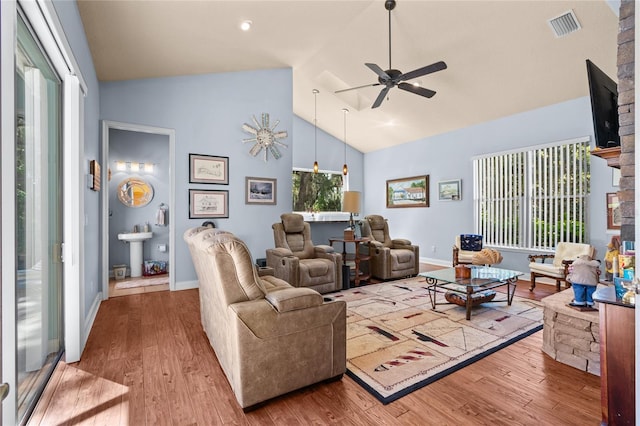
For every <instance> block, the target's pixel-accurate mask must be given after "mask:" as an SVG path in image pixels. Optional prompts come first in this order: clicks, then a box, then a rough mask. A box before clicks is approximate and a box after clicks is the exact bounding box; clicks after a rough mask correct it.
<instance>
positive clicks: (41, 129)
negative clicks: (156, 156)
mask: <svg viewBox="0 0 640 426" xmlns="http://www.w3.org/2000/svg"><path fill="white" fill-rule="evenodd" d="M15 78H16V82H15V84H16V93H15V96H16V98H15V112H16V117H15V120H16V140H15V146H16V151H15V180H16V188H15V189H16V199H15V206H16V211H15V217H16V224H15V225H16V231H15V232H16V243H15V256H16V258H15V262H16V271H15V274H16V276H15V283H16V288H15V294H16V301H15V303H16V316H17V318H16V320H17V321H16V330H15V331H16V356H17V359H16V366H17V372H16V373H17V411H18V413H17V418H18V419H19V420H20V422H21V423H22V422H24V419H25V416H27V415H28V414H29V413H30V411H31V410H32V409H33V406H34V405H35V403H36V401H37V399H38V397H39V395H40V393H41V392H42V390H43V388H44V386H45V384H46V382H47V380H48V378H49V376H50V375H51V373H52V372H53V368H54V367H55V365H56V363H57V361H58V360H59V359H60V356H61V354H62V350H63V348H64V342H63V328H62V259H61V257H62V256H61V254H62V230H63V229H62V219H63V216H62V200H63V199H62V195H63V193H62V175H61V174H62V156H61V154H62V150H61V119H62V116H61V115H62V114H61V105H62V102H61V100H62V95H61V87H62V85H61V81H60V79H59V78H58V76H57V75H56V73H55V72H54V70H53V68H52V66H51V64H50V63H49V60H48V58H47V56H46V55H45V54H44V53H43V49H42V47H41V46H40V44H39V43H38V40H37V38H36V37H35V36H34V33H33V31H31V28H30V27H29V25H28V22H26V20H25V19H24V18H23V17H22V16H21V14H18V23H17V47H16V76H15Z"/></svg>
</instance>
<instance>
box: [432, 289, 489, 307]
mask: <svg viewBox="0 0 640 426" xmlns="http://www.w3.org/2000/svg"><path fill="white" fill-rule="evenodd" d="M494 297H496V292H495V291H493V290H487V291H482V292H480V293H474V294H472V295H471V306H478V305H479V304H481V303H485V302H490V301H492V300H493V299H494ZM444 298H445V299H446V300H447V302H449V303H455V304H456V305H459V306H467V295H466V294H461V293H454V292H452V291H448V292H446V293H445V294H444Z"/></svg>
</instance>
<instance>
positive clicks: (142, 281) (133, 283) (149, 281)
mask: <svg viewBox="0 0 640 426" xmlns="http://www.w3.org/2000/svg"><path fill="white" fill-rule="evenodd" d="M162 284H169V275H166V274H165V275H163V276H161V277H155V278H132V279H128V280H126V281H118V282H117V283H116V288H118V289H121V288H135V287H146V286H148V285H162Z"/></svg>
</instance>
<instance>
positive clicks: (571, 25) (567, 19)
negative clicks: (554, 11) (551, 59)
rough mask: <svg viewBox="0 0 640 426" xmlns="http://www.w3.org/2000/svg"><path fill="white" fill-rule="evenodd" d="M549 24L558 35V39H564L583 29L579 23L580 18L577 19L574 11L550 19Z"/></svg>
mask: <svg viewBox="0 0 640 426" xmlns="http://www.w3.org/2000/svg"><path fill="white" fill-rule="evenodd" d="M547 22H549V26H550V27H551V29H552V30H553V33H554V34H555V35H556V37H564V36H566V35H567V34H571V33H572V32H575V31H578V30H579V29H580V28H581V27H580V23H579V22H578V18H576V15H575V14H574V13H573V10H570V11H568V12H565V13H563V14H562V15H560V16H557V17H555V18H553V19H549V21H547Z"/></svg>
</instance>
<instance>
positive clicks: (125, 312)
mask: <svg viewBox="0 0 640 426" xmlns="http://www.w3.org/2000/svg"><path fill="white" fill-rule="evenodd" d="M528 286H529V283H528V282H526V281H522V282H520V283H519V285H518V290H517V293H516V294H518V295H521V296H525V297H527V296H530V297H532V298H535V299H540V298H541V297H544V295H546V294H550V293H552V292H553V288H552V287H551V286H544V285H539V286H538V287H536V291H535V293H532V294H531V293H529V291H528ZM547 287H548V288H547ZM541 347H542V331H540V332H538V333H535V334H533V335H532V336H530V337H527V338H525V339H523V340H521V341H519V342H517V343H514V344H512V345H510V346H508V347H506V348H504V349H502V350H500V351H498V352H496V353H494V354H492V355H489V356H488V357H485V358H484V359H482V360H480V361H477V362H475V363H474V364H471V365H470V366H468V367H465V368H464V369H462V370H460V371H458V372H456V373H453V374H451V375H449V376H447V377H444V378H443V379H440V380H439V381H437V382H435V383H432V384H430V385H428V386H426V387H424V388H422V389H420V390H417V391H415V392H413V393H411V394H410V395H407V396H405V397H403V398H401V399H399V400H397V401H395V402H392V403H390V404H388V405H382V404H381V403H380V402H378V401H377V400H376V399H375V398H374V397H373V396H371V395H370V394H369V393H368V392H366V391H365V390H364V389H363V388H361V387H360V386H359V385H358V384H356V383H355V382H354V381H353V380H352V379H351V378H349V377H347V376H344V378H343V379H342V380H340V381H337V382H332V383H325V384H317V385H313V386H310V387H308V388H305V389H302V390H299V391H295V392H292V393H290V394H288V395H284V396H281V397H278V398H276V399H274V400H271V401H269V402H268V403H267V404H266V405H264V406H263V407H261V408H259V409H256V410H254V411H251V412H249V413H246V414H245V413H243V411H242V410H241V409H240V408H239V406H238V404H237V403H236V401H235V399H234V396H233V393H232V392H231V388H230V386H229V384H228V382H227V380H226V378H225V376H224V374H223V372H222V370H221V368H220V366H219V365H218V363H217V360H216V358H215V354H214V352H213V350H212V349H211V347H210V346H209V343H208V340H207V338H206V336H205V334H204V332H203V331H202V327H201V325H200V317H199V302H198V291H197V290H186V291H178V292H167V291H164V292H154V293H142V294H135V295H130V296H126V297H117V298H112V299H109V300H107V301H105V302H104V303H102V305H101V307H100V310H99V312H98V315H97V318H96V321H95V324H94V326H93V329H92V330H91V334H90V336H89V339H88V341H87V346H86V348H85V351H84V353H83V356H82V360H81V361H80V362H78V363H74V364H65V363H60V364H59V366H58V368H57V369H56V372H55V373H54V376H53V377H52V379H51V381H50V382H49V385H48V386H47V388H46V390H45V393H44V395H43V397H42V398H41V400H40V403H39V405H38V407H36V410H35V411H34V414H33V415H32V417H31V419H30V421H29V423H28V424H30V425H77V424H82V425H135V426H138V425H216V424H242V425H251V424H255V425H283V424H286V425H307V424H316V425H324V424H341V425H343V424H344V425H371V424H387V425H447V424H448V425H478V424H492V425H596V424H599V422H600V378H599V377H597V376H593V375H591V374H588V373H586V372H582V371H579V370H577V369H574V368H572V367H569V366H567V365H564V364H560V363H558V362H556V361H553V360H552V359H550V358H549V357H548V356H546V355H545V354H544V353H543V352H542V351H541V349H540V348H541Z"/></svg>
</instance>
